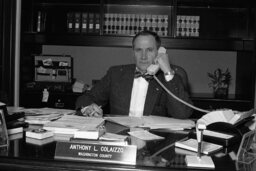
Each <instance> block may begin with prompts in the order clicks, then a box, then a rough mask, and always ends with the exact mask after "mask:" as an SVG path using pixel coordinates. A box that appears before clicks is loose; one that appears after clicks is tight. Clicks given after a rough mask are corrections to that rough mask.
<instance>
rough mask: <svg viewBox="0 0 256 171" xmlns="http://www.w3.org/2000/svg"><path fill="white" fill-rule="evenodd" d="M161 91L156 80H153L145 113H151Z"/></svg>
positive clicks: (149, 86) (147, 97)
mask: <svg viewBox="0 0 256 171" xmlns="http://www.w3.org/2000/svg"><path fill="white" fill-rule="evenodd" d="M159 93H160V87H159V85H158V83H157V82H156V81H155V80H151V81H150V82H149V85H148V92H147V96H146V102H145V107H144V112H143V115H144V116H145V115H151V114H152V112H153V109H154V107H155V103H156V100H157V97H158V95H159Z"/></svg>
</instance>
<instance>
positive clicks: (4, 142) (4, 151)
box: [0, 105, 9, 155]
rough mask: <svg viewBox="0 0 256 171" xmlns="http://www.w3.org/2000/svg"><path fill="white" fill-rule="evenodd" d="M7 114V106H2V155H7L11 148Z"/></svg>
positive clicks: (0, 150)
mask: <svg viewBox="0 0 256 171" xmlns="http://www.w3.org/2000/svg"><path fill="white" fill-rule="evenodd" d="M6 112H7V108H6V105H0V154H1V155H7V154H8V148H9V137H8V132H7V126H6V122H5V115H6Z"/></svg>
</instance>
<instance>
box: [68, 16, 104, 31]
mask: <svg viewBox="0 0 256 171" xmlns="http://www.w3.org/2000/svg"><path fill="white" fill-rule="evenodd" d="M67 30H68V32H75V33H94V34H99V33H100V14H99V13H87V12H68V13H67Z"/></svg>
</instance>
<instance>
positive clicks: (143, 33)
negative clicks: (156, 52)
mask: <svg viewBox="0 0 256 171" xmlns="http://www.w3.org/2000/svg"><path fill="white" fill-rule="evenodd" d="M139 36H153V37H154V38H155V40H156V47H157V49H158V48H159V47H160V46H161V39H160V37H159V36H158V35H157V33H155V32H152V31H148V30H144V31H141V32H139V33H137V34H136V35H135V36H134V37H133V39H132V47H133V48H134V42H135V40H136V39H137V37H139Z"/></svg>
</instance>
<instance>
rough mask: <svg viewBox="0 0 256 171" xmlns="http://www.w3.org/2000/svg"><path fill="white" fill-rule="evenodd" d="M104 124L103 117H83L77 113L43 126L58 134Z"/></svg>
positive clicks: (70, 132)
mask: <svg viewBox="0 0 256 171" xmlns="http://www.w3.org/2000/svg"><path fill="white" fill-rule="evenodd" d="M103 124H104V119H103V118H95V117H83V116H77V115H64V116H63V117H61V118H60V119H58V120H56V121H52V122H49V123H47V124H45V125H44V126H43V128H44V129H46V130H51V131H53V132H54V133H56V134H74V133H75V132H76V131H78V130H80V129H83V128H86V127H90V129H91V128H98V127H100V126H102V125H103Z"/></svg>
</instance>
